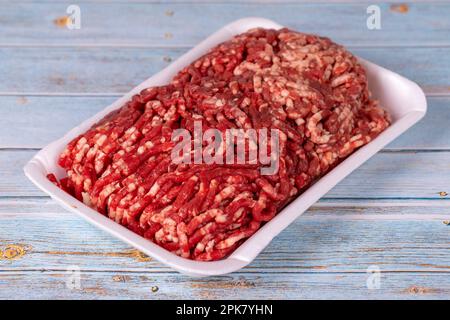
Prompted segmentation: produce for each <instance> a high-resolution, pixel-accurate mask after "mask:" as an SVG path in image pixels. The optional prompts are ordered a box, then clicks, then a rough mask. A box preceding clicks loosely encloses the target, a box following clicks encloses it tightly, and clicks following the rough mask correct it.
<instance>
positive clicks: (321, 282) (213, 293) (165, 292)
mask: <svg viewBox="0 0 450 320" xmlns="http://www.w3.org/2000/svg"><path fill="white" fill-rule="evenodd" d="M70 275H71V273H68V272H66V271H62V272H61V271H49V272H45V271H37V272H36V271H34V272H0V276H1V279H2V280H1V281H0V298H3V299H12V298H15V297H28V298H30V299H89V300H91V299H140V300H141V299H152V300H154V299H197V300H198V299H201V300H204V299H224V298H225V297H226V298H228V299H244V300H245V299H344V298H345V299H439V298H441V299H442V298H443V297H448V295H449V294H450V283H449V282H448V280H447V278H448V274H447V273H444V274H441V273H420V274H416V273H409V272H402V273H388V272H387V273H383V272H382V273H381V283H380V289H378V290H369V289H367V278H368V276H369V275H368V274H366V273H345V274H335V273H327V274H317V273H298V274H296V275H295V276H293V275H292V274H289V273H288V274H286V273H283V272H280V273H277V274H273V275H270V276H269V275H267V274H265V273H260V274H240V273H233V274H231V275H229V276H225V277H212V278H208V279H191V278H187V277H183V276H180V275H177V274H173V273H169V274H154V273H150V272H143V273H141V272H137V273H134V272H133V273H131V272H82V273H81V288H80V289H79V290H77V289H69V288H68V287H67V285H66V283H67V282H68V281H69V282H70V278H69V277H70ZM281 288H282V289H281ZM156 290H157V291H156ZM153 291H156V292H153ZM169 312H170V311H169Z"/></svg>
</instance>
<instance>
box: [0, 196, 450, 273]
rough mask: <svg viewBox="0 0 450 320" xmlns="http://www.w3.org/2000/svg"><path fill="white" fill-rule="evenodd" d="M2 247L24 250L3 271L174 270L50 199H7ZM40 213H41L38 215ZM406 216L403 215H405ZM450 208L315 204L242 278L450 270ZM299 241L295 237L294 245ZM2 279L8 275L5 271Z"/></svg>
mask: <svg viewBox="0 0 450 320" xmlns="http://www.w3.org/2000/svg"><path fill="white" fill-rule="evenodd" d="M0 204H1V205H2V206H3V207H4V209H3V210H2V212H1V213H0V230H4V231H7V237H2V239H1V240H0V250H2V249H3V250H5V248H7V247H8V246H10V245H18V246H21V247H23V248H24V250H25V251H26V252H25V254H24V255H23V256H21V257H20V258H18V259H14V260H11V259H6V258H3V259H0V271H17V270H28V271H31V270H60V271H64V270H65V269H66V268H67V267H68V266H71V265H76V266H78V267H79V268H80V269H81V270H85V271H89V270H91V271H104V270H108V271H120V270H126V271H133V272H137V271H139V272H149V273H162V272H165V273H166V272H172V271H171V269H170V268H168V267H166V266H164V265H163V264H161V263H160V262H158V261H154V260H152V259H149V258H147V257H146V256H145V255H143V254H141V253H139V252H138V251H137V250H135V249H133V248H132V247H130V246H128V245H126V244H124V243H123V242H122V241H120V240H116V239H114V238H112V237H110V236H109V235H108V234H106V233H105V232H103V231H100V230H98V229H97V228H95V227H94V226H91V225H89V224H88V223H87V222H86V221H84V220H82V219H81V218H79V217H77V216H76V215H74V214H72V213H69V212H66V211H65V210H62V209H60V208H58V207H57V206H55V205H54V204H53V203H51V202H50V201H49V200H44V199H38V200H34V201H32V202H31V201H29V202H28V204H27V208H25V209H22V212H17V208H18V207H21V206H22V205H21V203H19V205H18V203H16V202H15V201H11V200H9V201H7V200H6V201H5V200H2V201H0ZM36 211H39V212H40V214H39V215H36V214H35V212H36ZM399 215H401V216H402V217H401V218H399ZM449 219H450V207H448V206H442V205H436V206H435V207H420V206H418V207H392V206H386V207H381V208H379V207H367V206H364V205H352V206H350V205H348V204H347V205H345V206H342V205H341V206H333V207H331V206H328V207H323V206H322V207H321V206H314V207H312V208H311V209H310V210H308V211H307V212H306V213H305V214H304V215H303V216H302V217H300V218H299V219H297V220H296V221H295V222H294V223H293V224H292V225H290V226H289V227H288V228H287V229H286V230H285V231H283V232H282V233H281V234H280V235H279V236H278V237H277V238H276V239H275V240H274V241H273V242H272V243H271V244H270V245H269V246H268V247H267V248H266V249H265V250H264V251H263V252H262V253H261V254H260V255H259V256H258V258H257V259H256V260H255V261H253V262H252V263H251V264H250V265H249V266H248V267H246V268H244V269H242V270H241V271H240V272H241V273H259V272H265V273H278V272H285V273H297V272H315V273H329V272H336V273H345V272H362V273H364V272H366V269H367V267H368V266H370V265H378V266H379V267H380V268H382V269H383V270H385V271H389V272H393V271H396V272H400V271H408V272H437V271H439V272H450V256H448V255H447V254H443V250H444V248H446V247H447V244H448V243H447V242H448V233H449V226H447V225H445V224H444V223H443V221H444V220H449ZM294 239H295V240H294ZM0 274H1V273H0Z"/></svg>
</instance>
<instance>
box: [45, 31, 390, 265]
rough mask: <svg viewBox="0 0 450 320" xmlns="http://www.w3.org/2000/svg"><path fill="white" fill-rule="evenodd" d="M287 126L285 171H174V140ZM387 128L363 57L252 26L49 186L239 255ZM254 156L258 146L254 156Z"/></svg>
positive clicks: (83, 150) (127, 117) (186, 244)
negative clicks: (178, 133) (196, 133)
mask: <svg viewBox="0 0 450 320" xmlns="http://www.w3.org/2000/svg"><path fill="white" fill-rule="evenodd" d="M194 121H201V123H202V130H203V131H205V130H207V129H208V128H216V129H218V130H220V131H223V132H224V131H225V130H226V129H231V128H237V129H239V128H240V129H252V128H253V129H261V128H268V129H278V130H279V132H280V141H279V150H280V152H279V168H278V171H277V172H276V173H275V174H272V175H262V174H261V172H260V166H261V165H259V164H240V165H237V164H175V163H174V162H173V161H172V160H171V150H172V149H173V148H174V145H175V142H173V141H172V133H173V131H174V130H175V129H179V128H185V129H187V130H189V131H190V132H192V131H193V127H194ZM387 126H389V117H388V115H387V114H386V112H385V111H384V110H383V109H381V108H380V107H379V106H378V103H377V101H374V100H371V99H370V95H369V91H368V87H367V79H366V75H365V71H364V69H363V68H362V66H361V65H360V64H359V63H358V62H357V60H356V58H355V57H354V56H353V55H352V54H351V53H349V52H348V51H347V50H345V49H344V48H343V47H342V46H339V45H337V44H335V43H333V42H332V41H330V40H329V39H327V38H323V37H318V36H314V35H309V34H304V33H299V32H295V31H291V30H288V29H282V30H278V31H277V30H266V29H254V30H250V31H248V32H246V33H244V34H241V35H238V36H236V37H234V38H233V39H232V40H230V41H227V42H224V43H222V44H220V45H218V46H217V47H215V48H214V49H212V50H211V51H210V52H209V53H207V54H206V55H204V56H203V57H201V58H199V59H198V60H196V61H195V62H193V63H192V64H190V65H189V66H187V67H186V68H185V69H183V70H181V71H180V72H179V73H178V75H177V76H176V77H175V78H174V79H173V80H172V82H171V83H170V84H168V85H166V86H161V87H155V88H148V89H145V90H143V91H142V92H141V93H140V94H138V95H135V96H134V97H133V98H132V99H131V101H129V102H128V103H127V104H126V105H125V106H123V107H122V108H121V109H119V110H117V111H115V112H113V113H111V114H109V115H108V116H106V117H105V118H104V119H103V120H101V121H100V122H99V123H97V124H96V125H94V126H93V127H92V128H91V129H90V130H89V131H87V132H86V133H84V134H82V135H80V136H78V137H77V138H75V139H74V140H73V141H72V142H70V143H69V144H68V146H67V148H66V149H65V150H64V152H63V153H62V154H61V155H60V158H59V164H60V165H61V166H62V167H63V168H64V169H65V170H66V172H67V178H64V179H62V180H61V181H57V180H56V178H55V177H54V176H53V175H50V177H49V178H50V179H51V180H52V181H53V182H54V183H56V184H57V185H59V186H60V187H61V188H63V189H64V190H66V191H67V192H69V193H71V194H72V195H74V196H75V197H76V198H78V199H80V200H82V201H84V203H86V204H88V205H89V206H91V207H93V208H95V209H96V210H97V211H99V212H100V213H102V214H105V215H107V216H109V217H110V218H111V219H114V220H115V221H117V222H118V223H120V224H122V225H124V226H126V227H128V228H129V229H131V230H133V231H135V232H136V233H138V234H140V235H142V236H143V237H145V238H147V239H149V240H151V241H153V242H155V243H157V244H159V245H160V246H162V247H164V248H166V249H167V250H170V251H172V252H174V253H175V254H177V255H180V256H182V257H185V258H190V259H195V260H207V261H208V260H218V259H221V258H223V257H225V256H227V255H228V254H229V253H231V252H232V251H233V250H234V249H235V248H236V247H237V246H239V245H240V244H241V243H242V242H243V241H244V240H245V239H246V238H248V237H250V236H251V235H252V234H253V233H255V232H256V231H257V230H258V229H259V228H260V227H261V225H262V224H263V223H264V222H266V221H269V220H271V219H272V218H273V217H274V216H275V215H276V214H277V213H278V212H279V211H280V210H281V209H282V208H283V207H284V206H285V205H286V204H287V203H289V202H290V201H292V200H293V199H294V198H295V197H297V196H298V195H299V194H300V193H302V192H303V191H304V190H305V189H306V188H308V186H310V185H311V183H313V182H314V181H315V180H317V179H318V178H320V177H321V176H323V175H324V174H325V173H327V172H328V171H329V170H330V169H331V168H333V167H334V166H336V165H337V164H338V163H339V162H340V161H342V160H343V159H344V158H346V157H347V156H348V155H349V154H351V153H352V152H353V151H354V150H355V149H357V148H359V147H361V146H362V145H364V144H367V143H368V142H370V141H371V140H372V139H374V138H375V137H376V136H377V135H378V134H379V133H380V132H382V131H383V130H384V129H385V128H386V127H387ZM247 151H248V150H247Z"/></svg>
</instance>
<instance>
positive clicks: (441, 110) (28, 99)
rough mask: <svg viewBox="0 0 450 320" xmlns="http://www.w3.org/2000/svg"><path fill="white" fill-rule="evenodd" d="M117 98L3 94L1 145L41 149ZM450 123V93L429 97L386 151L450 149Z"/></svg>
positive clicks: (0, 109)
mask: <svg viewBox="0 0 450 320" xmlns="http://www.w3.org/2000/svg"><path fill="white" fill-rule="evenodd" d="M117 98H118V96H108V97H103V96H94V97H92V96H91V97H89V96H88V97H86V96H27V95H18V96H0V106H1V107H0V137H2V138H1V140H0V148H42V147H44V146H45V145H47V144H48V143H49V142H51V141H53V140H56V139H58V138H60V137H62V136H63V135H64V134H65V133H66V132H67V131H69V130H70V129H72V128H73V127H75V126H77V125H78V124H80V123H81V122H83V121H84V120H85V119H88V118H89V117H91V116H92V115H94V114H95V113H97V112H98V111H100V110H102V109H104V108H105V107H106V106H108V105H109V104H111V103H112V102H114V101H115V100H116V99H117ZM12 119H14V121H11V120H12ZM55 119H57V121H55ZM449 123H450V96H449V97H429V98H428V112H427V115H426V116H425V118H424V119H422V120H421V121H420V122H419V123H418V124H416V125H415V126H414V127H413V128H411V129H410V130H408V131H407V132H405V133H404V134H403V135H402V136H401V137H400V138H398V139H396V140H395V141H394V142H393V143H391V144H390V145H389V146H387V147H386V148H385V150H397V151H400V150H405V149H407V150H437V151H441V150H450V139H449V135H448V132H449V126H448V124H449ZM17 132H20V134H17Z"/></svg>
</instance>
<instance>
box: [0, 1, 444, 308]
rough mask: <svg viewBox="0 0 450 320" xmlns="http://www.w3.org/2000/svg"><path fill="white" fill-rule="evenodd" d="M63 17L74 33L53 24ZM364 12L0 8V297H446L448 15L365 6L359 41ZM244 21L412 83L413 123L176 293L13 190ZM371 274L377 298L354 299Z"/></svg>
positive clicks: (56, 212)
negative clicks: (60, 145)
mask: <svg viewBox="0 0 450 320" xmlns="http://www.w3.org/2000/svg"><path fill="white" fill-rule="evenodd" d="M72 3H75V4H78V5H79V6H80V8H81V23H82V25H81V27H82V28H81V30H68V29H66V28H64V27H61V26H58V25H57V24H55V22H54V20H55V19H57V18H58V17H61V16H64V15H65V11H66V8H67V6H68V5H69V4H72ZM373 3H376V2H372V1H370V2H367V3H361V2H360V1H330V2H329V3H328V2H326V1H320V2H316V3H315V4H310V3H307V2H306V1H298V2H295V1H251V2H243V1H232V2H229V1H208V2H203V1H186V2H185V1H171V2H161V1H151V0H148V1H147V0H140V1H133V2H131V3H128V2H127V1H121V0H117V1H114V0H109V1H108V0H97V1H82V0H77V1H76V0H73V1H70V2H64V1H56V0H55V1H52V0H46V1H44V0H42V1H25V0H22V1H21V0H18V1H4V0H0V298H7V299H11V298H57V299H59V298H85V299H102V298H119V299H128V298H138V299H164V298H188V299H189V298H193V299H204V298H246V299H247V298H254V299H257V298H268V299H279V298H289V299H293V298H321V299H328V298H329V299H338V298H353V299H361V298H369V299H372V298H374V299H378V298H394V299H397V298H399V299H410V298H412V299H415V298H449V297H450V255H449V252H450V250H449V249H450V226H447V225H445V224H444V223H443V221H445V220H450V196H448V195H446V193H445V192H448V193H450V129H449V127H450V105H449V103H450V3H449V2H443V1H441V2H429V1H414V2H412V3H408V4H407V5H406V6H399V5H398V4H394V5H393V4H392V3H389V2H379V3H377V4H378V5H379V6H380V8H381V23H382V29H381V30H376V31H370V30H368V29H367V27H366V18H367V14H366V8H367V6H368V5H369V4H373ZM245 16H262V17H267V18H271V19H274V20H275V21H278V22H279V23H282V24H285V25H286V26H289V27H292V28H294V29H297V30H301V31H306V32H313V33H318V34H322V35H326V36H329V37H331V38H332V39H334V40H335V41H337V42H340V43H343V44H345V45H347V46H348V47H349V48H350V49H351V50H352V51H353V52H355V53H356V54H358V55H360V56H362V57H364V58H366V59H369V60H372V61H374V62H375V63H378V64H380V65H382V66H385V67H387V68H389V69H392V70H394V71H396V72H398V73H400V74H403V75H405V76H407V77H409V78H411V79H413V80H414V81H416V82H418V83H419V84H420V85H421V86H422V87H423V89H424V90H425V92H426V94H427V97H428V103H429V111H428V114H427V116H426V118H425V119H424V120H422V122H421V123H420V124H418V125H416V126H415V127H414V128H413V129H411V130H410V131H409V132H407V133H406V134H404V135H403V136H402V137H400V138H399V139H398V140H397V141H395V142H394V143H392V144H391V145H389V146H388V147H387V148H385V149H384V150H383V151H382V152H380V153H379V154H377V155H376V156H375V157H373V158H372V159H371V160H370V161H368V162H367V163H366V164H364V165H363V166H362V167H361V168H359V169H358V170H356V171H355V172H354V173H353V174H352V175H351V176H349V177H348V178H347V179H345V180H344V181H343V182H342V183H340V184H339V185H338V186H336V187H335V188H334V189H333V190H332V191H330V192H329V193H328V194H327V195H326V196H325V197H324V198H323V199H322V200H321V201H319V202H318V203H317V204H316V205H314V206H313V207H312V208H311V209H310V210H309V211H308V212H307V213H306V214H305V215H304V216H302V217H301V218H299V219H298V220H297V221H296V222H295V223H294V224H292V225H291V226H290V227H289V228H288V229H287V230H285V231H284V232H283V233H281V234H280V235H279V236H278V237H277V238H276V239H275V240H274V241H273V242H272V243H271V245H270V246H269V247H268V248H267V249H266V250H264V252H263V253H262V254H261V255H260V256H259V257H258V258H257V259H256V260H255V261H254V262H253V263H252V264H251V265H249V266H248V267H246V268H244V269H242V270H241V271H239V272H236V273H233V274H230V275H227V276H223V277H214V278H206V279H192V278H188V277H186V276H183V275H180V274H178V273H176V272H174V271H172V270H170V269H169V268H167V267H165V266H164V265H163V264H161V263H159V262H157V261H153V260H151V259H149V258H146V257H145V256H143V255H141V254H140V253H139V252H137V251H136V250H134V249H132V248H131V247H129V246H128V245H126V244H124V243H122V242H121V241H118V240H116V239H114V238H112V237H111V236H109V235H107V234H106V233H104V232H102V231H100V230H97V229H96V228H94V227H93V226H91V225H89V224H88V223H87V222H84V221H83V220H81V219H80V218H78V217H77V216H75V215H74V214H71V213H68V212H66V211H65V210H63V209H61V208H60V207H59V206H58V205H56V204H55V203H54V202H53V201H52V200H51V199H50V198H48V197H47V196H45V195H44V194H43V193H42V192H41V191H39V190H38V189H37V188H35V187H34V186H33V185H32V184H31V183H30V182H29V181H28V180H27V179H26V178H25V177H24V176H23V174H22V167H23V165H24V163H25V162H26V161H27V160H28V159H29V158H30V157H32V156H33V154H34V153H35V152H36V151H37V150H38V149H39V148H41V147H42V146H44V145H46V144H47V143H48V142H50V141H52V140H54V139H56V138H58V137H60V136H61V135H62V134H63V133H65V132H66V131H67V130H68V129H70V128H72V127H73V126H75V125H76V124H78V123H79V122H81V121H82V120H83V119H85V118H87V117H89V116H90V115H92V114H94V113H96V112H97V111H99V110H101V109H102V108H103V107H105V106H106V105H108V104H109V103H111V102H112V101H114V100H115V99H116V98H117V97H119V96H120V95H121V94H123V93H125V92H127V91H128V90H129V89H130V88H132V87H133V86H135V85H136V84H138V83H140V82H141V81H142V80H144V79H146V78H147V77H149V76H150V75H152V74H153V73H155V72H156V71H158V70H160V69H161V68H163V67H164V66H165V65H167V64H168V63H169V62H170V60H171V59H174V58H176V57H178V56H179V55H180V54H182V53H183V52H185V51H186V50H187V49H188V48H190V47H192V46H193V45H195V44H196V43H198V42H199V41H200V40H202V39H203V38H204V37H205V36H207V35H208V34H210V33H211V32H213V31H214V30H216V29H218V28H220V27H221V26H222V25H224V24H225V23H227V22H230V21H232V20H235V19H237V18H240V17H245ZM373 265H375V266H377V267H379V268H380V270H381V283H380V288H379V289H378V290H369V289H368V288H367V285H366V281H367V278H368V274H367V268H368V267H369V266H373ZM73 266H78V267H79V268H80V270H81V288H80V289H75V290H71V289H69V288H67V286H66V280H67V277H68V274H67V268H70V267H73Z"/></svg>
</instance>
